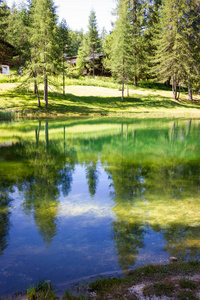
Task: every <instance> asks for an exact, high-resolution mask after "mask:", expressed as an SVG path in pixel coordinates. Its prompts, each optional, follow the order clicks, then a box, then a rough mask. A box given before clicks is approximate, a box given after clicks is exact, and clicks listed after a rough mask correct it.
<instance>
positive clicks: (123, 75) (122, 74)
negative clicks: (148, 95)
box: [122, 58, 124, 102]
mask: <svg viewBox="0 0 200 300" xmlns="http://www.w3.org/2000/svg"><path fill="white" fill-rule="evenodd" d="M123 101H124V58H123V74H122V102H123Z"/></svg>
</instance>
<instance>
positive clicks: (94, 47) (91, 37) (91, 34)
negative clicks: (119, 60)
mask: <svg viewBox="0 0 200 300" xmlns="http://www.w3.org/2000/svg"><path fill="white" fill-rule="evenodd" d="M88 47H89V56H90V57H91V58H92V73H93V76H94V75H95V53H97V52H98V51H99V50H100V38H99V34H98V29H97V19H96V14H95V12H94V10H91V12H90V16H89V24H88Z"/></svg>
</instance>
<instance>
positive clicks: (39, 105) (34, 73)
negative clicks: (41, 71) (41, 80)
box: [33, 72, 41, 107]
mask: <svg viewBox="0 0 200 300" xmlns="http://www.w3.org/2000/svg"><path fill="white" fill-rule="evenodd" d="M33 76H34V78H35V80H34V94H37V99H38V107H41V104H40V96H39V92H38V86H37V81H36V72H33Z"/></svg>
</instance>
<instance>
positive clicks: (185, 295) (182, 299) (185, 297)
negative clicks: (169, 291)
mask: <svg viewBox="0 0 200 300" xmlns="http://www.w3.org/2000/svg"><path fill="white" fill-rule="evenodd" d="M177 299H178V300H198V299H199V298H197V296H196V295H195V294H194V293H193V292H191V291H180V292H179V293H178V294H177Z"/></svg>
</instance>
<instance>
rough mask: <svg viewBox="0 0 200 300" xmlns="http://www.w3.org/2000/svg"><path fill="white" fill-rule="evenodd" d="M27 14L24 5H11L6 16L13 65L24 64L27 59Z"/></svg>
mask: <svg viewBox="0 0 200 300" xmlns="http://www.w3.org/2000/svg"><path fill="white" fill-rule="evenodd" d="M28 27H29V14H28V11H27V7H26V5H25V4H24V3H23V2H22V3H21V4H20V5H19V6H16V5H13V6H12V7H11V9H10V14H9V17H8V27H7V30H6V34H7V37H6V39H7V41H8V42H9V43H10V44H11V45H13V46H14V47H15V52H16V53H17V55H16V56H15V58H14V60H15V65H17V66H24V65H25V63H26V61H27V60H28V59H29V41H28V35H29V31H28Z"/></svg>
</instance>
